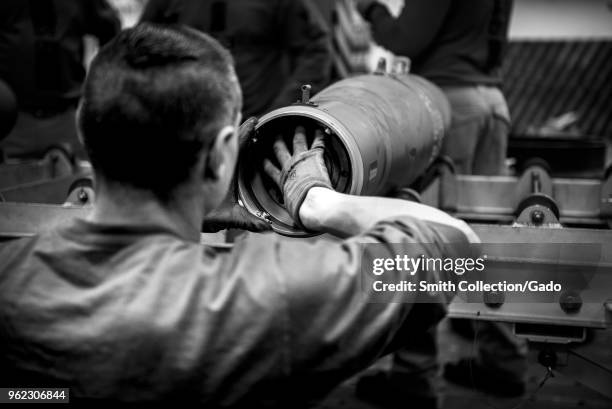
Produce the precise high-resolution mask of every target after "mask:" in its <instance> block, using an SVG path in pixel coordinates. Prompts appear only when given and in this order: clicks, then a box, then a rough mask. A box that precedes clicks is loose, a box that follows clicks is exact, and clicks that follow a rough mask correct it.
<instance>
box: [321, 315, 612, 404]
mask: <svg viewBox="0 0 612 409" xmlns="http://www.w3.org/2000/svg"><path fill="white" fill-rule="evenodd" d="M438 339H439V341H438V342H439V351H440V360H441V361H442V362H449V361H454V360H456V359H457V358H458V357H461V356H467V355H469V354H470V352H471V351H472V349H473V347H474V345H473V343H472V342H470V341H468V340H465V339H464V338H461V337H459V336H458V335H456V334H454V333H453V332H452V331H450V329H449V326H448V323H447V322H442V324H441V325H440V327H439V337H438ZM596 353H597V358H598V361H599V362H606V365H607V366H608V367H612V331H610V330H608V331H606V332H605V334H604V335H603V338H602V339H600V340H598V343H597V346H596ZM388 365H389V360H388V359H386V361H385V359H383V360H381V362H379V363H377V364H376V365H374V366H373V367H372V368H370V369H369V370H368V371H369V372H371V371H373V370H376V369H379V368H384V367H386V366H388ZM368 371H366V373H367V372H368ZM545 372H546V371H545V369H544V368H543V367H542V366H541V365H540V364H538V363H537V362H530V366H529V372H528V380H529V381H528V382H529V384H528V390H527V393H526V394H525V396H523V397H521V398H515V399H505V398H496V397H493V396H489V395H486V394H484V393H482V392H479V391H476V390H473V389H469V388H463V387H460V386H456V385H453V384H451V383H446V384H445V386H444V388H443V390H444V397H443V400H442V409H463V408H469V409H568V408H580V409H591V408H597V409H612V400H610V399H608V398H606V397H605V396H603V395H601V394H599V393H598V392H595V391H593V390H591V389H589V388H587V387H585V386H583V385H581V384H579V383H577V382H575V381H574V380H572V379H569V378H567V377H564V376H562V375H556V376H555V377H554V378H549V379H548V380H547V381H546V383H545V384H544V386H543V387H542V388H541V389H539V390H537V389H538V386H539V384H540V382H541V381H542V379H543V377H544V375H545ZM357 379H358V377H355V378H352V379H350V380H348V381H347V382H345V383H344V384H342V385H341V386H339V387H338V388H337V389H336V390H335V391H334V392H332V394H331V395H330V396H328V398H327V399H326V400H325V401H324V402H323V403H322V404H321V405H319V406H318V407H317V409H379V408H380V407H379V406H376V405H372V404H368V403H365V402H363V401H361V400H359V399H358V398H357V397H355V394H354V391H355V384H356V382H357ZM610 388H612V385H610ZM536 390H537V391H536ZM404 407H405V408H414V406H411V405H410V402H409V401H408V400H407V401H406V404H405V406H404ZM416 409H418V408H416Z"/></svg>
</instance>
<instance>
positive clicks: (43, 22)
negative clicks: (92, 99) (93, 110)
mask: <svg viewBox="0 0 612 409" xmlns="http://www.w3.org/2000/svg"><path fill="white" fill-rule="evenodd" d="M119 29H120V23H119V19H118V17H117V15H116V13H115V11H114V10H113V9H112V8H111V7H110V6H109V5H108V4H107V3H106V1H105V0H79V1H74V0H29V1H28V0H2V1H0V79H2V80H4V81H6V83H7V84H8V85H9V86H10V87H11V89H12V90H13V92H14V93H15V95H16V96H17V103H18V106H19V116H18V118H17V123H16V124H15V127H14V128H13V131H12V132H11V133H10V134H9V136H8V137H7V139H6V140H4V141H3V142H2V144H1V145H0V148H1V149H2V150H3V151H4V153H5V154H6V155H7V156H12V157H38V156H41V155H42V154H44V153H45V151H46V150H47V149H48V148H50V147H51V146H54V145H63V144H68V145H70V146H71V147H72V148H73V149H74V150H76V151H78V150H80V149H81V147H80V143H79V141H78V138H77V134H76V128H75V125H74V124H75V120H74V114H75V109H76V105H77V102H78V99H79V97H80V95H81V84H82V82H83V79H84V78H85V67H84V65H83V58H84V55H83V54H84V46H83V37H84V36H86V35H92V36H94V37H96V38H97V39H98V40H99V41H100V43H105V42H107V41H108V40H110V39H111V38H112V37H113V36H114V35H115V34H116V33H118V32H119Z"/></svg>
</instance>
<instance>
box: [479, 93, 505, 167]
mask: <svg viewBox="0 0 612 409" xmlns="http://www.w3.org/2000/svg"><path fill="white" fill-rule="evenodd" d="M478 91H479V93H480V94H481V95H482V98H483V100H484V101H486V103H487V105H488V111H489V115H488V116H487V119H486V125H485V129H484V131H483V133H482V134H481V136H480V139H479V140H478V143H477V145H476V150H475V153H474V165H473V169H472V170H473V173H474V174H476V175H504V174H505V173H506V166H505V161H506V151H507V148H508V134H509V132H510V113H509V111H508V105H507V104H506V100H505V98H504V95H503V94H502V92H501V90H500V89H499V88H496V87H484V86H481V87H478Z"/></svg>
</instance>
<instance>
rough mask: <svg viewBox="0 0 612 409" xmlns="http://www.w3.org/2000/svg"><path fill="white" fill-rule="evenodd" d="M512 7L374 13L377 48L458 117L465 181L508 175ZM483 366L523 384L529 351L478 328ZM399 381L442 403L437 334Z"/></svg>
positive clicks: (428, 4)
mask: <svg viewBox="0 0 612 409" xmlns="http://www.w3.org/2000/svg"><path fill="white" fill-rule="evenodd" d="M511 7H512V0H470V1H465V0H406V2H405V5H404V9H403V10H402V12H401V14H400V16H399V17H398V18H397V19H395V18H393V16H392V15H391V14H390V12H389V11H388V10H387V8H386V7H385V6H384V5H382V4H373V5H372V6H370V7H369V8H368V9H367V10H366V11H365V14H366V18H367V20H369V21H370V23H371V25H372V31H373V35H374V39H375V41H376V42H377V43H378V44H380V45H381V46H383V47H385V48H387V49H388V50H390V51H391V52H393V53H395V54H396V55H402V56H407V57H409V58H410V59H411V60H412V72H413V73H415V74H417V75H421V76H423V77H425V78H427V79H429V80H430V81H432V82H433V83H435V84H436V85H438V86H440V87H441V88H442V90H443V91H444V93H445V94H446V96H447V97H448V99H449V102H450V104H451V109H452V120H451V128H450V130H449V132H448V134H447V136H446V137H445V140H444V145H443V148H442V154H446V155H449V156H450V157H451V158H452V159H453V160H454V161H455V165H456V166H457V171H458V172H459V173H478V174H489V175H495V174H500V173H502V171H503V168H504V160H505V154H506V144H507V138H508V132H509V126H510V118H509V113H508V107H507V105H506V101H505V99H504V96H503V94H502V92H501V90H500V88H499V87H500V85H501V63H502V58H503V54H504V50H505V47H506V43H507V31H508V23H509V17H510V11H511ZM477 326H478V327H477V329H478V331H477V334H478V346H479V348H478V359H479V361H480V362H481V363H482V364H483V365H485V366H487V367H488V368H493V369H497V370H499V371H500V372H501V373H502V374H504V375H505V376H506V377H509V378H511V379H517V380H522V379H523V378H524V374H525V370H526V353H527V349H526V348H527V347H526V344H525V342H524V341H522V340H520V339H518V338H516V337H515V336H514V335H513V334H512V331H511V329H510V328H509V327H508V326H506V325H504V324H500V323H489V322H480V323H478V324H477ZM394 363H395V365H394V368H393V371H394V373H397V374H404V375H407V376H411V377H414V378H415V379H414V381H412V382H406V383H405V384H406V385H405V389H406V390H407V392H412V393H413V394H415V395H425V396H432V395H435V394H436V393H435V391H434V389H435V388H434V384H435V382H433V377H434V372H435V369H436V368H437V360H436V340H435V334H434V333H433V332H431V333H430V334H429V336H428V337H419V338H418V339H414V340H412V341H411V343H410V345H409V346H408V347H407V348H405V349H403V350H401V351H399V352H398V353H397V354H396V355H395V360H394Z"/></svg>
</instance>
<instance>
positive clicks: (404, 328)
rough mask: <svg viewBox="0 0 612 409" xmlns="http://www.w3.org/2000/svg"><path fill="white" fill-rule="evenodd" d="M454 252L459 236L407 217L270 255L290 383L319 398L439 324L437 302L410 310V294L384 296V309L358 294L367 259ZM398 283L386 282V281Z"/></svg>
mask: <svg viewBox="0 0 612 409" xmlns="http://www.w3.org/2000/svg"><path fill="white" fill-rule="evenodd" d="M445 229H446V230H445ZM449 229H450V230H452V231H450V232H449ZM422 243H430V244H427V245H423V244H422ZM300 246H301V247H300ZM462 248H463V249H467V248H469V244H468V240H467V238H466V237H465V235H464V234H463V233H462V232H460V231H459V230H455V229H454V228H448V227H444V228H442V227H436V226H435V225H434V224H431V223H424V222H421V221H418V220H416V219H413V218H410V217H405V218H398V219H391V220H389V221H385V222H381V223H379V224H378V225H376V226H375V227H374V228H373V229H372V230H371V231H369V232H368V233H366V234H364V235H362V236H360V237H356V238H352V239H350V240H347V241H344V242H335V243H334V242H326V241H319V242H316V243H314V244H308V245H307V246H306V247H304V244H303V243H293V242H284V243H283V246H282V248H281V249H279V251H278V252H277V254H278V259H279V260H278V262H279V266H280V267H281V271H282V272H283V275H284V277H283V280H284V281H285V283H286V292H287V297H288V305H289V307H288V310H289V312H288V322H289V323H290V328H291V331H290V335H289V340H290V341H289V343H290V345H291V348H290V350H291V354H289V356H291V364H290V373H291V376H292V378H294V379H317V380H318V381H319V383H320V385H313V388H315V387H317V386H319V387H320V388H321V392H322V393H324V392H325V391H324V389H325V388H330V387H333V386H335V385H336V384H337V382H339V381H341V380H342V379H346V378H347V377H349V376H351V375H353V374H355V373H357V372H358V371H360V370H363V369H365V368H367V367H368V366H369V365H371V364H372V363H373V362H375V361H376V360H377V359H378V358H380V357H381V356H383V355H385V354H387V353H390V352H392V351H394V350H395V349H398V348H400V347H401V346H402V345H403V344H404V343H405V341H406V339H407V338H406V337H407V336H418V334H419V333H422V332H424V331H426V330H427V329H428V328H430V327H431V326H432V325H434V324H435V323H437V322H438V321H439V320H440V319H441V318H442V317H443V316H444V314H445V312H446V310H445V301H446V300H445V299H444V298H443V297H442V296H436V297H434V298H431V299H429V300H428V301H427V302H424V301H425V300H423V299H420V300H419V301H420V303H418V304H416V303H415V301H416V297H418V295H416V294H413V295H407V294H406V293H397V294H389V295H390V297H391V298H387V299H386V300H385V302H381V301H380V300H377V299H375V297H376V296H375V295H374V294H373V292H372V291H367V290H366V288H365V286H364V278H365V277H364V274H366V273H364V271H362V259H366V258H367V256H368V253H370V252H375V255H376V257H388V258H394V257H395V256H396V255H402V254H408V255H411V256H412V257H418V256H420V255H421V254H424V255H426V256H428V257H443V256H446V257H451V256H457V255H458V254H459V253H460V252H462V251H463V250H462ZM370 256H371V254H370ZM366 268H367V266H366ZM385 274H387V273H385ZM389 274H394V275H396V276H398V275H401V274H405V273H400V272H391V273H389ZM419 275H420V277H419V279H428V280H433V278H434V277H433V274H430V273H429V272H428V273H419ZM426 276H427V277H426ZM400 280H401V279H400V278H399V276H398V277H393V281H396V282H399V281H400ZM426 296H428V295H426ZM413 309H414V313H411V311H412V310H413ZM415 334H416V335H415Z"/></svg>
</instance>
